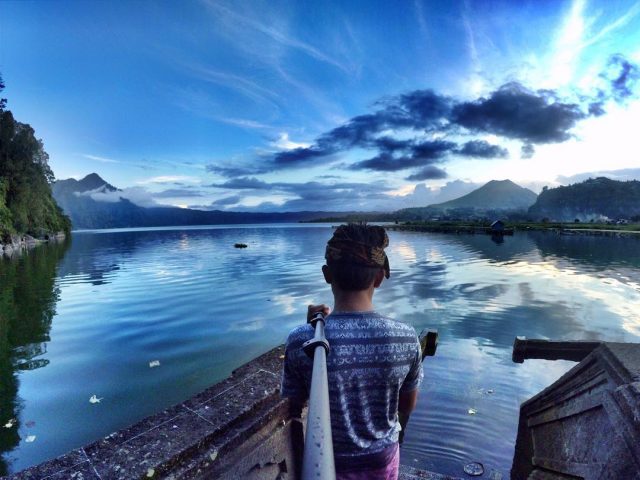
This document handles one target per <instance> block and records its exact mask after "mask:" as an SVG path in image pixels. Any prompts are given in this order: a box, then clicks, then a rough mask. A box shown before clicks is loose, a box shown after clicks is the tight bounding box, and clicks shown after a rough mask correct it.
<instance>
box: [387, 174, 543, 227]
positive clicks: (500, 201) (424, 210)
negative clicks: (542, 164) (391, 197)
mask: <svg viewBox="0 0 640 480" xmlns="http://www.w3.org/2000/svg"><path fill="white" fill-rule="evenodd" d="M536 198H537V195H536V194H535V193H534V192H532V191H531V190H529V189H528V188H524V187H521V186H520V185H517V184H515V183H514V182H512V181H511V180H491V181H490V182H488V183H486V184H484V185H483V186H481V187H480V188H477V189H475V190H473V191H472V192H470V193H468V194H466V195H463V196H462V197H459V198H456V199H454V200H450V201H448V202H444V203H437V204H432V205H427V206H426V207H420V208H406V209H403V210H400V211H399V212H398V213H400V214H402V215H403V216H408V217H411V218H421V219H427V218H430V217H433V216H439V215H463V216H474V215H483V214H488V213H501V212H502V213H504V212H515V211H523V212H524V211H526V210H527V209H528V208H529V207H530V206H531V205H533V204H534V203H535V201H536Z"/></svg>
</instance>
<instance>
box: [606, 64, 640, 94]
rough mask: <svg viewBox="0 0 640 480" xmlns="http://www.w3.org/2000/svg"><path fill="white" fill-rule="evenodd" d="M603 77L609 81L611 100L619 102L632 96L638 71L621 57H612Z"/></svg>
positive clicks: (639, 72) (639, 70)
mask: <svg viewBox="0 0 640 480" xmlns="http://www.w3.org/2000/svg"><path fill="white" fill-rule="evenodd" d="M603 77H604V78H605V79H606V80H608V81H609V84H610V87H611V94H612V96H613V98H614V99H615V100H616V101H618V102H620V101H623V100H625V99H626V98H628V97H630V96H632V95H633V93H634V88H635V86H636V82H637V81H638V79H639V78H640V69H638V66H637V65H634V64H632V63H631V62H629V61H628V60H627V59H626V58H625V57H623V56H622V55H613V56H612V57H611V59H610V60H609V63H608V64H607V69H606V70H605V72H604V73H603Z"/></svg>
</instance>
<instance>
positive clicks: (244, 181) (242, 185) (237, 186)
mask: <svg viewBox="0 0 640 480" xmlns="http://www.w3.org/2000/svg"><path fill="white" fill-rule="evenodd" d="M210 186H211V187H215V188H227V189H231V190H269V189H270V186H271V184H268V183H267V182H263V181H262V180H258V179H257V178H255V177H240V178H234V179H231V180H227V181H226V182H223V183H212V184H211V185H210Z"/></svg>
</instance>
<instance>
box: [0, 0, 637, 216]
mask: <svg viewBox="0 0 640 480" xmlns="http://www.w3.org/2000/svg"><path fill="white" fill-rule="evenodd" d="M638 64H640V2H616V1H606V2H605V1H600V2H596V1H587V0H573V1H530V2H524V1H512V2H507V1H502V2H499V1H496V2H488V1H466V2H464V1H461V2H455V1H441V2H436V1H425V2H419V1H403V2H373V1H363V2H355V1H349V2H334V3H332V2H301V1H295V2H294V1H291V2H278V1H269V2H259V1H246V2H219V1H214V0H202V1H190V2H169V1H167V2H145V1H133V2H108V1H94V2H84V1H82V2H70V1H68V2H56V1H11V0H9V1H8V0H2V1H0V73H1V74H2V76H3V78H4V81H5V83H6V90H5V91H4V93H3V96H5V97H6V98H7V99H8V107H9V109H11V110H12V111H13V112H14V115H15V116H16V118H17V119H18V120H21V121H23V122H26V123H30V124H31V125H32V126H33V127H34V128H35V130H36V134H37V135H38V136H39V137H40V138H42V139H43V141H44V143H45V149H46V150H47V152H48V153H49V155H50V164H51V167H52V169H53V171H54V173H55V174H56V177H57V178H60V179H62V178H69V177H76V178H80V177H82V176H84V175H86V174H88V173H91V172H97V173H99V174H100V175H101V176H102V177H103V178H105V180H107V181H109V182H110V183H112V184H114V185H116V186H118V187H120V188H122V189H123V190H124V192H123V193H121V194H122V195H125V196H127V197H128V198H131V199H132V200H134V201H136V202H138V203H140V204H144V205H150V204H153V203H162V204H171V205H180V206H197V207H199V208H210V209H232V210H265V211H267V210H392V209H396V208H401V207H405V206H417V205H426V204H428V203H434V202H438V201H444V200H448V199H450V198H453V197H455V196H458V195H460V194H463V193H466V192H468V191H470V190H471V189H472V188H474V187H476V186H478V185H480V184H483V183H485V182H487V181H489V180H491V179H504V178H510V179H511V180H513V181H516V182H517V183H519V184H521V185H523V186H528V187H530V188H532V189H534V190H536V191H537V190H539V189H540V188H541V187H542V186H543V185H549V186H554V185H558V184H566V183H571V182H574V181H578V180H581V179H583V178H586V177H588V176H590V175H598V174H606V175H608V176H610V177H612V178H617V179H631V178H640V168H639V167H640V158H638V157H639V156H638V153H637V149H636V148H635V144H634V141H635V139H634V136H637V132H636V128H637V127H635V126H634V125H638V124H640V101H639V99H638V94H639V93H640V86H638V85H637V79H638V67H637V65H638Z"/></svg>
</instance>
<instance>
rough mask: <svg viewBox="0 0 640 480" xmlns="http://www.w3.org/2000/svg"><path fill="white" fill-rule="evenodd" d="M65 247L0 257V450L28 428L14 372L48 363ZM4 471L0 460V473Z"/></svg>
mask: <svg viewBox="0 0 640 480" xmlns="http://www.w3.org/2000/svg"><path fill="white" fill-rule="evenodd" d="M68 247H69V242H65V243H62V244H52V245H47V246H43V247H39V248H36V249H34V250H31V251H29V252H27V253H24V254H23V255H21V256H19V257H18V258H14V259H7V258H6V257H5V258H0V452H7V451H10V450H12V449H14V448H15V447H16V446H17V445H18V444H19V443H20V440H21V437H22V436H24V435H25V431H26V430H28V428H29V426H27V425H23V424H22V419H21V416H20V410H21V401H20V399H19V397H18V388H19V375H20V373H19V372H20V371H29V370H35V369H38V368H42V367H45V366H47V365H48V364H49V359H48V358H45V355H46V354H47V343H46V342H48V341H49V340H50V338H49V331H50V328H51V321H52V319H53V317H54V315H55V313H56V302H57V300H58V296H59V293H60V289H59V288H58V286H57V285H56V282H55V279H56V267H57V265H58V263H59V261H60V259H61V258H62V257H63V256H64V254H65V252H66V250H67V249H68ZM14 419H15V423H14ZM6 425H12V426H11V427H10V428H6ZM7 473H8V464H7V461H6V460H5V459H4V458H0V475H6V474H7Z"/></svg>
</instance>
